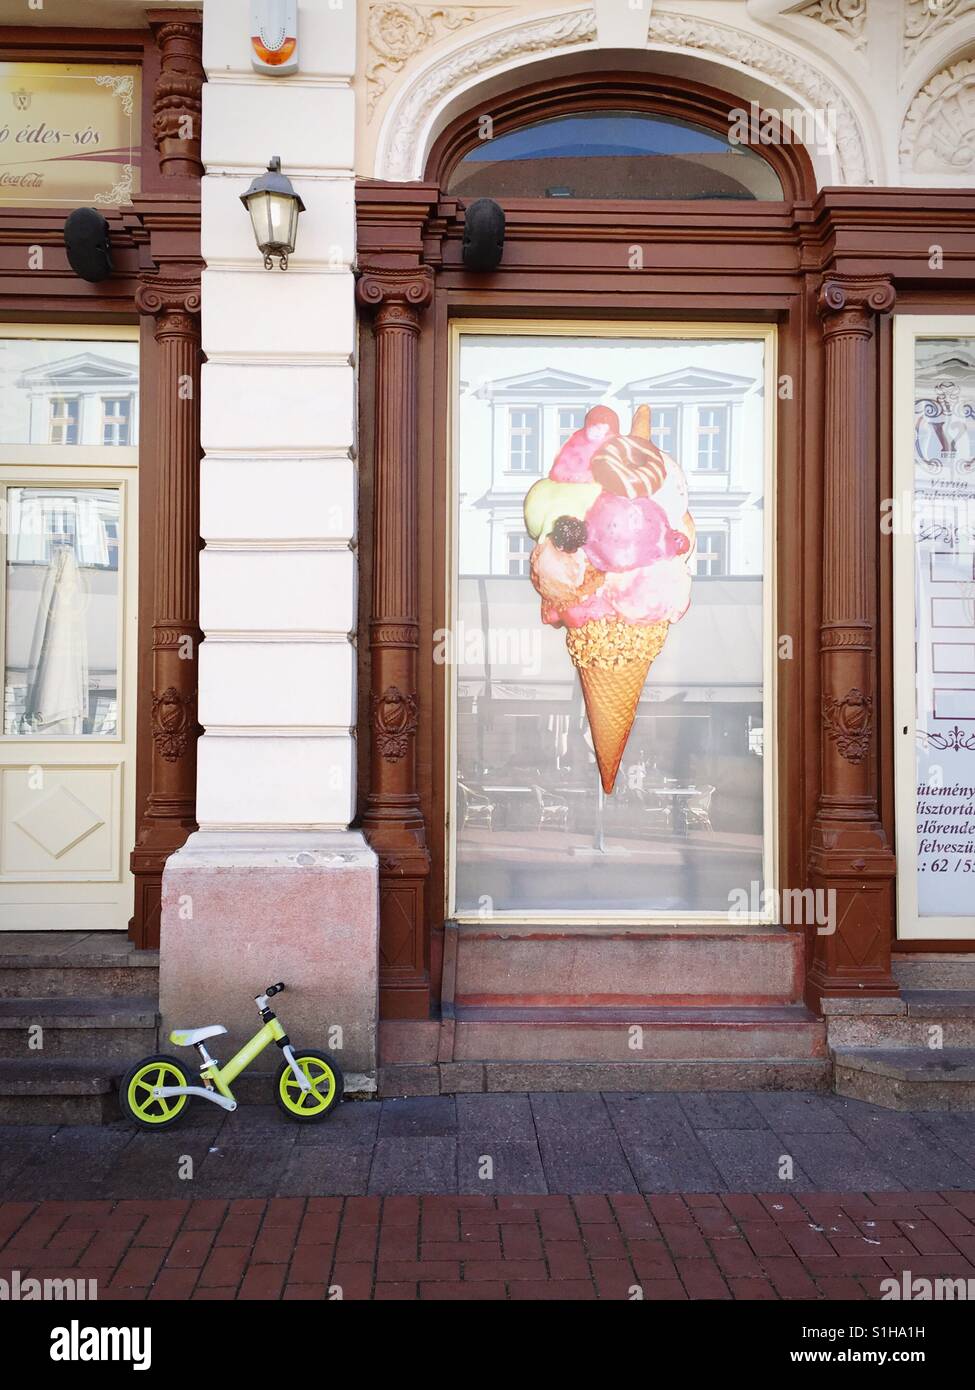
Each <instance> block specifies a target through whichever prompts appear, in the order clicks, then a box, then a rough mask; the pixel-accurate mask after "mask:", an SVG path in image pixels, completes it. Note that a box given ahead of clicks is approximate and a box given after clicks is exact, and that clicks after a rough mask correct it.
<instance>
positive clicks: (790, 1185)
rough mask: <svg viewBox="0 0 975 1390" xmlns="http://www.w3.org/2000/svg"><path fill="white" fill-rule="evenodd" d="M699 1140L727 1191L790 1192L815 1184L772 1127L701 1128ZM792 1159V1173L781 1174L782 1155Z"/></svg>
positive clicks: (807, 1188) (806, 1188) (808, 1187)
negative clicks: (790, 1174)
mask: <svg viewBox="0 0 975 1390" xmlns="http://www.w3.org/2000/svg"><path fill="white" fill-rule="evenodd" d="M700 1138H701V1143H702V1144H703V1145H704V1147H705V1149H707V1151H708V1154H709V1155H710V1156H711V1158H712V1160H713V1162H714V1166H715V1167H716V1168H717V1169H718V1171H719V1173H720V1174H721V1176H722V1178H723V1179H724V1182H725V1187H726V1188H727V1190H728V1191H729V1192H776V1191H780V1190H781V1191H783V1192H789V1191H791V1190H792V1189H795V1190H797V1191H798V1190H800V1189H805V1190H806V1191H808V1190H809V1189H810V1188H811V1187H815V1186H817V1184H816V1183H815V1182H813V1181H812V1180H811V1179H810V1177H809V1175H808V1173H807V1172H806V1171H805V1169H804V1168H803V1167H802V1166H801V1165H800V1163H799V1162H798V1160H797V1158H796V1155H795V1154H794V1153H793V1152H792V1150H791V1149H790V1148H789V1147H788V1146H787V1145H785V1144H784V1143H783V1141H782V1139H781V1138H780V1137H779V1136H778V1135H777V1134H773V1133H772V1131H771V1130H764V1129H739V1130H733V1129H709V1130H702V1132H701V1136H700ZM786 1155H788V1156H790V1157H792V1159H793V1169H792V1176H791V1178H788V1179H783V1178H781V1177H780V1173H781V1171H782V1159H783V1157H784V1156H786Z"/></svg>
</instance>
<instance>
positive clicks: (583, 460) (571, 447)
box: [548, 405, 620, 483]
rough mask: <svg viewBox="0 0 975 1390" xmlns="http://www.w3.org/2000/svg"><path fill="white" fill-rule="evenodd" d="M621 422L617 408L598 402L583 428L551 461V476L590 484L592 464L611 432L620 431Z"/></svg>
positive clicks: (557, 479)
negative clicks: (610, 407)
mask: <svg viewBox="0 0 975 1390" xmlns="http://www.w3.org/2000/svg"><path fill="white" fill-rule="evenodd" d="M619 427H620V422H619V417H618V416H617V414H616V412H615V411H614V410H610V409H609V407H608V406H605V405H597V406H594V407H593V409H592V410H590V412H589V414H588V415H587V416H586V419H585V423H584V424H583V426H582V429H579V430H576V432H575V433H574V434H572V435H570V436H569V438H568V439H567V440H566V441H565V443H564V444H563V445H562V448H561V449H560V450H559V453H558V457H557V458H556V460H555V462H554V463H553V464H552V468H551V471H550V472H549V475H548V476H549V477H550V478H551V479H552V481H553V482H556V483H591V482H592V472H591V470H590V468H589V464H590V462H591V460H592V456H593V454H595V453H596V452H597V451H598V450H599V449H600V448H601V447H602V446H603V444H605V443H606V440H607V439H608V438H609V437H610V435H611V434H617V433H618V432H619Z"/></svg>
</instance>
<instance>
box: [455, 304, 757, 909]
mask: <svg viewBox="0 0 975 1390" xmlns="http://www.w3.org/2000/svg"><path fill="white" fill-rule="evenodd" d="M774 348H775V341H774V331H773V330H770V329H766V328H764V327H759V326H741V327H737V326H735V327H733V326H729V325H722V326H715V327H708V326H704V325H694V326H688V327H686V328H685V327H684V326H675V325H674V324H667V325H659V326H644V325H638V324H634V323H632V322H631V323H627V324H607V323H599V324H576V325H573V324H571V323H565V322H559V323H546V324H541V325H537V326H536V325H532V324H525V323H524V322H523V321H522V322H519V323H517V324H515V323H509V322H498V323H490V324H485V323H483V322H480V323H473V322H472V323H470V324H458V325H455V328H454V339H453V381H454V409H453V431H452V441H453V442H452V468H451V477H452V498H453V500H452V504H451V505H452V516H453V521H452V527H451V532H452V538H453V547H452V554H453V559H452V574H451V577H450V586H449V588H450V608H451V624H452V631H453V633H454V634H455V639H456V640H455V642H454V644H453V648H452V650H453V652H454V653H455V659H454V660H453V661H452V663H451V671H450V677H451V679H450V691H451V695H450V699H451V707H452V714H451V719H450V729H451V750H450V751H451V765H450V766H451V781H450V787H451V795H452V803H453V804H452V811H451V816H450V845H449V867H450V891H451V905H450V910H451V912H452V913H453V914H454V915H455V916H456V917H458V918H461V919H463V918H465V917H467V918H469V917H478V916H481V915H483V914H484V912H485V910H489V911H490V912H491V913H492V914H494V915H500V916H508V917H510V918H511V919H513V920H518V919H527V920H540V921H545V920H551V921H553V922H554V921H557V920H559V919H560V918H561V919H565V918H566V917H567V916H574V917H577V918H590V919H591V918H593V917H596V918H607V917H608V918H612V917H617V916H619V917H633V918H648V917H649V918H654V917H666V918H670V919H675V918H686V919H689V920H696V919H703V920H714V919H716V918H720V919H726V918H727V914H728V912H729V908H730V907H732V906H733V905H734V904H736V903H737V902H739V901H741V893H742V890H745V892H746V894H748V895H749V898H750V900H751V901H760V900H761V899H760V893H761V889H763V888H765V887H770V886H773V885H772V878H773V863H774V853H773V851H774V843H773V842H774V823H775V822H774V812H773V795H774V759H772V758H763V757H756V756H755V748H754V738H753V733H754V731H755V730H756V729H760V730H762V731H763V738H764V739H766V741H767V742H768V744H769V746H774V740H773V731H772V721H773V715H774V699H773V691H772V662H771V659H770V658H771V652H772V632H773V627H772V616H773V615H772V593H773V590H772V572H771V571H772V566H771V555H770V549H769V544H770V537H769V534H768V532H769V528H770V525H771V518H772V517H774V507H773V497H772V490H773V477H774V470H773V462H772V453H771V451H772V431H771V427H770V418H771V416H770V410H771V401H772V398H773V394H774V393H773V392H771V391H770V389H769V382H770V380H771V379H772V377H771V374H772V372H773V371H774V360H773V358H774ZM569 384H571V387H572V391H573V394H574V395H575V397H576V400H577V401H579V402H581V404H579V405H577V406H573V407H569V406H566V405H552V406H550V405H549V404H548V401H549V400H550V399H551V398H552V397H554V396H555V395H556V393H558V392H561V393H562V401H563V402H564V401H565V395H566V388H567V386H568V385H569ZM532 389H534V390H535V391H536V393H537V397H538V399H537V402H536V403H535V405H534V406H533V405H532V403H531V401H530V394H529V393H530V391H531V390H532ZM513 392H517V393H518V395H519V405H518V407H517V411H520V412H521V416H522V418H523V419H524V420H528V419H530V418H534V419H535V420H536V421H537V426H538V428H537V433H536V435H535V439H536V441H537V453H536V456H535V457H536V461H535V466H534V467H533V468H531V469H528V468H522V469H520V470H515V469H513V468H511V467H510V466H506V465H508V464H509V462H510V455H508V454H507V452H506V451H507V450H508V449H509V448H510V447H511V444H510V437H509V438H507V439H506V437H505V435H504V433H503V432H501V431H498V430H497V429H496V428H494V424H495V421H496V412H497V410H498V408H499V401H502V400H503V399H504V397H505V395H506V393H508V394H510V393H513ZM702 395H703V396H704V397H705V398H706V399H708V398H709V399H710V400H711V401H714V400H715V399H716V397H718V396H721V397H722V403H721V404H720V405H710V404H703V405H702ZM664 397H666V404H661V405H659V406H658V405H657V404H656V402H657V401H659V400H661V399H662V398H664ZM570 399H571V398H570ZM570 409H571V411H572V419H571V421H570V420H568V419H567V418H566V417H567V415H568V414H569V411H570ZM511 413H512V417H514V416H515V414H516V413H517V412H516V409H515V408H514V407H513V408H512V412H511ZM549 416H551V422H550V421H549ZM692 419H695V420H696V421H697V428H696V429H691V428H687V429H686V430H685V429H684V428H683V426H682V424H681V422H682V421H687V422H688V424H689V422H690V421H691V420H692ZM570 423H571V424H572V425H573V426H574V428H572V429H571V430H569V429H568V425H569V424H570ZM705 424H706V425H707V427H708V429H709V430H710V433H709V434H708V435H707V438H708V439H709V441H711V442H710V444H709V447H708V458H709V459H715V458H720V459H721V461H722V462H721V467H722V468H723V469H724V470H726V472H727V473H728V475H729V477H728V480H727V482H726V484H724V483H723V484H722V486H721V487H717V486H716V484H715V480H714V478H713V477H712V476H711V474H712V473H713V472H714V471H715V468H716V467H717V465H715V464H711V465H710V467H709V468H707V469H705V468H702V467H701V454H700V449H701V447H702V446H701V444H700V439H701V436H700V434H699V432H698V431H699V429H700V428H703V426H704V425H705ZM668 445H669V447H667V446H668ZM499 451H500V459H499V457H498V454H499ZM501 538H503V539H501ZM499 540H501V543H500V544H499Z"/></svg>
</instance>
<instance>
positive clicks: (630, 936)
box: [454, 923, 803, 1007]
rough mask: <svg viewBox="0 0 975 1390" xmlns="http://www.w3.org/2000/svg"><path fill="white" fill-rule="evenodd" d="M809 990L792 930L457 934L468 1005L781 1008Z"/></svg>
mask: <svg viewBox="0 0 975 1390" xmlns="http://www.w3.org/2000/svg"><path fill="white" fill-rule="evenodd" d="M802 988H803V941H802V935H801V933H798V932H789V931H786V930H785V929H784V928H782V927H749V926H728V927H714V928H708V929H702V928H681V927H674V926H664V927H646V926H633V927H627V926H620V925H616V926H612V927H571V926H570V927H538V926H533V927H527V926H504V925H499V924H495V923H490V924H488V923H485V924H482V923H476V924H473V923H465V924H461V925H460V926H458V928H457V962H456V982H455V987H454V998H455V1001H456V1003H457V1004H458V1005H472V1006H473V1005H488V1004H491V1005H540V1004H544V1005H550V1006H555V1005H564V1006H573V1005H582V1004H596V1005H617V1006H646V1007H652V1006H654V1005H657V1004H667V1005H688V1006H693V1005H698V1006H721V1005H724V1004H732V1005H736V1006H745V1005H774V1004H790V1003H793V1002H795V1001H798V1000H799V999H801V997H802Z"/></svg>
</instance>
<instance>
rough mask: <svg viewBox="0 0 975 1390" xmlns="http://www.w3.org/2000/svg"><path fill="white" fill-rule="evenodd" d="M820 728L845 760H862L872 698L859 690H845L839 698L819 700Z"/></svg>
mask: <svg viewBox="0 0 975 1390" xmlns="http://www.w3.org/2000/svg"><path fill="white" fill-rule="evenodd" d="M823 728H824V729H825V730H826V732H827V734H828V735H829V737H830V738H831V739H832V740H833V742H834V743H835V744H836V746H837V748H838V749H839V751H840V753H841V754H842V755H843V757H844V758H845V759H846V760H847V762H848V763H862V762H863V760H864V758H865V757H866V756H867V754H868V753H869V752H870V741H871V739H872V738H873V699H872V697H871V696H869V695H864V693H863V691H862V690H848V691H847V692H846V694H845V695H844V696H843V697H842V698H841V699H839V700H837V699H836V697H835V696H833V695H827V696H826V697H825V699H824V700H823Z"/></svg>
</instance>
